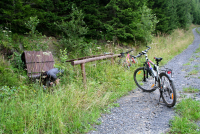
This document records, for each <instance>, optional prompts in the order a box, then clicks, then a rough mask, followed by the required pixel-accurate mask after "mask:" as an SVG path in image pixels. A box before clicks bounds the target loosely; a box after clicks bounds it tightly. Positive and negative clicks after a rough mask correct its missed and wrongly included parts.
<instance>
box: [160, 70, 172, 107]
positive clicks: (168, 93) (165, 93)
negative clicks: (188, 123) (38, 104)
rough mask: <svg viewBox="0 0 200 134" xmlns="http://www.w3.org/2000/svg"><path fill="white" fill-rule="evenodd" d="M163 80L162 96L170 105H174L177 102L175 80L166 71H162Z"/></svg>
mask: <svg viewBox="0 0 200 134" xmlns="http://www.w3.org/2000/svg"><path fill="white" fill-rule="evenodd" d="M160 80H161V91H162V94H161V97H162V99H163V101H164V103H165V104H166V105H167V106H168V107H173V106H174V105H175V104H176V90H175V87H174V83H173V81H172V80H171V79H170V76H169V75H167V74H166V73H160Z"/></svg>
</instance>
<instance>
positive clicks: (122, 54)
mask: <svg viewBox="0 0 200 134" xmlns="http://www.w3.org/2000/svg"><path fill="white" fill-rule="evenodd" d="M133 50H134V49H131V50H129V51H127V52H124V53H123V52H122V53H120V54H121V55H120V56H119V57H124V54H128V53H130V52H132V51H133Z"/></svg>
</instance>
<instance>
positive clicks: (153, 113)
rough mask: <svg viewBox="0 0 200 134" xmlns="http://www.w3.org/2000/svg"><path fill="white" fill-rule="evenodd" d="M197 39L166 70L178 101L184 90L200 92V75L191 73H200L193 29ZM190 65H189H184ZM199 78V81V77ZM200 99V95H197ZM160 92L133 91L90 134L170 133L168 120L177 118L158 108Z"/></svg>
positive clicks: (163, 108) (165, 109) (168, 110)
mask: <svg viewBox="0 0 200 134" xmlns="http://www.w3.org/2000/svg"><path fill="white" fill-rule="evenodd" d="M193 33H194V36H195V39H194V41H193V43H192V44H191V45H190V46H189V47H188V48H187V49H186V50H184V51H183V52H182V53H181V54H179V55H177V56H175V57H174V58H173V59H172V60H171V61H169V62H168V63H167V64H166V65H165V67H168V68H171V69H173V76H174V78H173V79H174V83H175V87H176V90H177V95H178V99H177V101H179V100H180V99H181V97H180V96H182V95H181V94H184V93H182V90H183V88H185V87H190V86H191V87H194V88H198V89H200V79H199V78H200V72H198V73H197V74H192V75H189V74H190V72H191V71H192V70H198V71H199V70H200V53H194V52H195V50H196V49H197V48H198V47H199V44H200V36H199V35H198V34H197V33H196V31H195V29H193ZM186 63H190V65H185V64H186ZM198 77H199V78H198ZM196 95H197V96H196V99H199V97H200V95H199V93H197V94H196ZM158 99H159V91H158V90H156V91H155V92H153V93H146V92H142V91H141V90H140V89H137V90H135V91H134V92H130V94H129V95H127V96H125V97H122V98H120V99H119V100H118V101H117V102H118V103H119V104H120V107H116V108H113V109H112V110H111V114H105V115H102V117H101V118H100V119H99V120H100V121H101V122H102V123H101V125H98V126H95V128H96V131H91V132H89V134H108V133H109V134H122V133H123V134H160V133H165V132H167V131H168V130H169V128H170V126H169V121H170V119H172V118H173V116H174V115H175V113H174V109H173V108H168V107H166V106H165V105H158Z"/></svg>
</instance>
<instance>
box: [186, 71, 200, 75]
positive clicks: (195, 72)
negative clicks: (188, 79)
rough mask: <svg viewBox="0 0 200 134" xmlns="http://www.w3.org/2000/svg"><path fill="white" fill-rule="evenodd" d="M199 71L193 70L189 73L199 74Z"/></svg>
mask: <svg viewBox="0 0 200 134" xmlns="http://www.w3.org/2000/svg"><path fill="white" fill-rule="evenodd" d="M198 72H199V71H198V70H192V71H191V72H189V73H188V75H195V74H197V73H198Z"/></svg>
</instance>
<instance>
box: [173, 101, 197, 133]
mask: <svg viewBox="0 0 200 134" xmlns="http://www.w3.org/2000/svg"><path fill="white" fill-rule="evenodd" d="M175 109H176V113H177V114H178V116H176V117H175V118H174V119H173V120H172V121H171V125H172V126H171V130H170V132H172V133H198V131H199V127H198V126H197V125H196V124H195V121H197V120H200V102H199V101H195V100H193V99H191V98H189V99H184V100H182V101H181V102H180V103H178V104H177V105H176V108H175Z"/></svg>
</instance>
